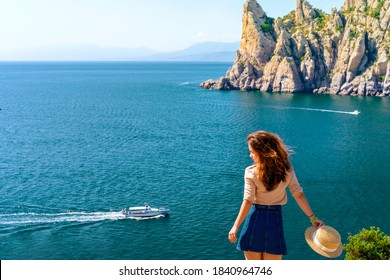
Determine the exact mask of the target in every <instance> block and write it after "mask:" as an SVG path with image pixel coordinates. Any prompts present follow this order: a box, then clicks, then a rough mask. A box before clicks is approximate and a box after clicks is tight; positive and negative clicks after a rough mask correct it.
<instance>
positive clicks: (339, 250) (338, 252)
mask: <svg viewBox="0 0 390 280" xmlns="http://www.w3.org/2000/svg"><path fill="white" fill-rule="evenodd" d="M316 230H317V228H315V227H313V226H311V227H309V228H307V229H306V231H305V239H306V242H307V244H309V246H310V247H311V248H312V249H313V250H314V251H315V252H316V253H318V254H320V255H322V256H324V257H327V258H337V257H338V256H340V255H341V253H342V252H343V244H342V243H341V242H340V244H339V246H338V247H337V249H336V251H334V252H326V251H324V250H322V249H321V248H320V247H318V246H317V245H316V244H315V243H314V241H313V234H314V232H315V231H316Z"/></svg>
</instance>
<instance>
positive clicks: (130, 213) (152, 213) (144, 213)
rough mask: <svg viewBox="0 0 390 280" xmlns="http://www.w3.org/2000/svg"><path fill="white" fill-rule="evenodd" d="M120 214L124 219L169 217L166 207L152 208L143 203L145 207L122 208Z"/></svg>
mask: <svg viewBox="0 0 390 280" xmlns="http://www.w3.org/2000/svg"><path fill="white" fill-rule="evenodd" d="M122 214H123V215H125V216H126V217H133V218H150V217H157V216H166V215H169V209H168V208H167V207H159V208H152V207H150V206H149V205H148V204H147V203H145V206H136V207H129V208H127V209H126V208H123V209H122Z"/></svg>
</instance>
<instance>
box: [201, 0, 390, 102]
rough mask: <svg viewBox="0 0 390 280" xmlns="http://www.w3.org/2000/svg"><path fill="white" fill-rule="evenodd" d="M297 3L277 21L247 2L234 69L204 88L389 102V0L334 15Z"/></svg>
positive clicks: (354, 0)
mask: <svg viewBox="0 0 390 280" xmlns="http://www.w3.org/2000/svg"><path fill="white" fill-rule="evenodd" d="M296 2H297V5H296V9H295V11H292V12H291V13H289V14H288V15H286V16H284V17H283V18H278V19H273V18H270V17H267V15H266V13H265V12H264V11H263V9H262V8H261V6H260V5H259V4H258V3H257V1H256V0H246V3H245V4H244V9H243V10H244V13H243V17H242V37H241V43H240V50H239V51H237V57H236V60H235V62H234V64H233V66H232V67H231V68H229V70H228V71H227V73H226V76H225V77H222V78H220V79H219V80H218V81H214V80H207V81H205V82H203V83H202V84H201V87H203V88H212V89H220V90H230V89H240V90H247V91H249V90H260V91H263V92H291V93H294V92H313V93H329V94H345V95H376V96H389V95H390V34H389V30H388V27H389V23H390V0H346V1H345V3H344V6H343V7H342V8H341V9H340V11H337V9H335V8H334V9H333V10H332V12H331V14H326V13H324V12H323V11H321V10H319V9H316V8H313V7H312V5H311V4H310V3H309V2H308V1H306V0H296Z"/></svg>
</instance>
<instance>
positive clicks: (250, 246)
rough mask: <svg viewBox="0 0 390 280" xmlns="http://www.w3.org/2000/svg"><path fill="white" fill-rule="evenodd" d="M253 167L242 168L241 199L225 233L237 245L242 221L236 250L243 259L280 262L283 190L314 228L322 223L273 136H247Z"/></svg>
mask: <svg viewBox="0 0 390 280" xmlns="http://www.w3.org/2000/svg"><path fill="white" fill-rule="evenodd" d="M247 142H248V148H249V151H250V157H251V158H252V160H253V161H254V162H255V164H254V165H252V166H249V167H247V168H246V169H245V188H244V200H243V202H242V205H241V208H240V212H239V213H238V216H237V219H236V221H235V222H234V225H233V227H232V229H231V230H230V232H229V240H230V242H233V243H235V242H237V231H238V229H239V228H240V225H241V224H242V222H243V221H244V220H245V224H244V227H243V229H242V231H241V235H240V237H239V239H238V244H237V249H239V250H241V251H244V255H245V259H247V260H281V259H282V255H286V254H287V249H286V242H285V239H284V233H283V220H282V205H284V204H286V203H287V193H286V187H287V186H288V187H289V190H290V192H291V194H292V196H293V197H294V199H295V200H296V201H297V203H298V205H299V207H300V208H301V209H302V211H303V212H304V213H305V214H306V216H307V217H308V218H309V220H310V222H311V223H312V224H313V226H315V227H317V228H318V227H320V226H322V225H324V223H323V222H322V221H321V220H319V219H318V218H317V217H316V216H315V215H314V213H313V211H312V210H311V208H310V205H309V203H308V201H307V200H306V197H305V195H304V194H303V190H302V188H301V186H300V185H299V183H298V180H297V178H296V176H295V173H294V170H293V168H292V166H291V163H290V161H289V156H288V153H287V149H286V147H285V146H284V144H283V142H282V140H281V139H280V138H279V137H278V136H277V135H275V134H272V133H268V132H265V131H257V132H254V133H252V134H250V135H249V136H248V137H247Z"/></svg>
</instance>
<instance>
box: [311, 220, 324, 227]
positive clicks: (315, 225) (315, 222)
mask: <svg viewBox="0 0 390 280" xmlns="http://www.w3.org/2000/svg"><path fill="white" fill-rule="evenodd" d="M312 225H313V227H316V228H319V227H322V226H323V225H325V223H324V222H323V221H321V220H319V219H316V220H314V221H313V222H312Z"/></svg>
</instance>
